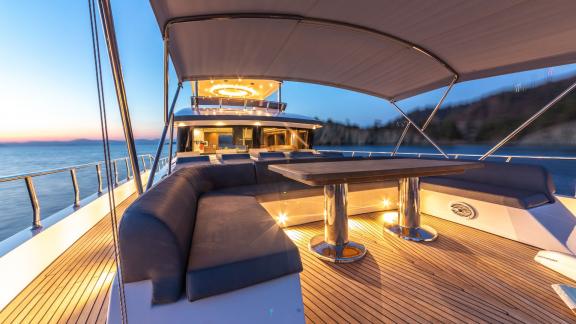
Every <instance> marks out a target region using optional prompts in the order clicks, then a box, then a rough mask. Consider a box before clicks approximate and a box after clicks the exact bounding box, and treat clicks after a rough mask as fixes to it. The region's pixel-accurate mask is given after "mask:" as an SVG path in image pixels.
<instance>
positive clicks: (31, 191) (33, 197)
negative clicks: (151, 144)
mask: <svg viewBox="0 0 576 324" xmlns="http://www.w3.org/2000/svg"><path fill="white" fill-rule="evenodd" d="M138 158H140V159H142V164H143V165H142V167H143V170H142V171H143V172H146V171H147V168H146V163H145V161H146V159H147V160H148V161H149V163H150V165H152V163H153V157H152V155H151V154H144V155H139V156H138ZM167 159H168V158H167V157H163V158H160V159H159V161H158V162H159V163H160V164H162V165H164V164H166V160H167ZM118 161H124V165H125V169H126V178H125V179H124V180H126V181H129V180H131V178H132V176H133V175H132V176H131V174H130V167H129V165H130V164H129V161H128V157H122V158H118V159H114V160H112V166H113V168H114V170H113V171H112V172H113V174H114V186H118V185H119V184H120V179H119V177H118ZM103 164H104V161H97V162H91V163H84V164H77V165H72V166H67V167H63V168H57V169H50V170H44V171H37V172H29V173H22V174H15V175H9V176H5V177H0V183H3V182H10V181H17V180H24V181H25V182H26V189H27V191H28V195H29V197H30V204H31V205H32V213H33V218H32V228H35V229H36V228H40V227H42V223H41V218H40V202H39V200H38V195H37V193H36V187H35V185H34V181H33V180H32V179H33V178H35V177H40V176H45V175H49V174H56V173H64V172H68V173H69V174H70V178H71V180H72V189H73V191H74V200H73V206H74V207H80V186H79V184H78V179H77V176H76V174H77V171H78V170H80V169H86V168H93V167H95V171H96V176H97V178H98V188H97V194H98V195H101V194H102V193H103V190H102V165H103Z"/></svg>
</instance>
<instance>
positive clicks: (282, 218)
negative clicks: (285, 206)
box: [278, 212, 288, 226]
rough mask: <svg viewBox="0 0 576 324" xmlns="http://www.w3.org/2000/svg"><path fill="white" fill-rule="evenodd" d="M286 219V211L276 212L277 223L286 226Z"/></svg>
mask: <svg viewBox="0 0 576 324" xmlns="http://www.w3.org/2000/svg"><path fill="white" fill-rule="evenodd" d="M287 220H288V215H286V213H284V212H280V213H279V214H278V224H280V225H282V226H286V221H287Z"/></svg>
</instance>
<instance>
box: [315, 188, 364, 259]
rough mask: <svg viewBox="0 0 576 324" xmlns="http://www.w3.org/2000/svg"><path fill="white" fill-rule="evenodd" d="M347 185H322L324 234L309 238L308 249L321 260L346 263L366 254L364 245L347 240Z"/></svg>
mask: <svg viewBox="0 0 576 324" xmlns="http://www.w3.org/2000/svg"><path fill="white" fill-rule="evenodd" d="M347 195H348V185H347V184H345V183H342V184H331V185H326V186H324V234H322V235H317V236H315V237H313V238H312V240H310V245H309V248H310V251H311V252H313V253H314V254H315V255H316V256H317V257H319V258H320V259H322V260H326V261H331V262H337V263H346V262H354V261H356V260H359V259H361V258H362V257H363V256H364V255H365V254H366V248H365V247H364V245H362V244H359V243H356V242H351V241H349V240H348V214H347V207H348V206H347V205H348V201H347Z"/></svg>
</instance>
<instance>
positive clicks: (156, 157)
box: [146, 82, 182, 190]
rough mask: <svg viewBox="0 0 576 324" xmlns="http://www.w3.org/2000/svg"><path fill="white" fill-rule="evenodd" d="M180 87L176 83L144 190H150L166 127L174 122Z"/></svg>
mask: <svg viewBox="0 0 576 324" xmlns="http://www.w3.org/2000/svg"><path fill="white" fill-rule="evenodd" d="M181 89H182V82H180V83H178V88H176V93H175V94H174V99H172V105H171V106H170V111H169V112H168V119H167V120H166V121H165V123H164V129H163V130H162V135H161V136H160V142H159V143H158V148H157V149H156V155H155V157H154V163H153V164H152V167H150V176H149V177H148V184H147V185H146V190H150V188H152V185H153V184H154V177H155V176H156V170H157V169H158V163H159V161H160V155H162V148H163V147H164V141H165V140H166V132H168V128H169V127H170V125H173V124H174V107H175V106H176V101H177V100H178V96H179V95H180V90H181ZM171 140H172V138H171ZM170 145H172V143H170ZM170 151H172V150H170ZM170 154H172V153H170ZM169 164H170V163H169ZM169 167H170V166H169Z"/></svg>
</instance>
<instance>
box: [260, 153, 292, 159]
mask: <svg viewBox="0 0 576 324" xmlns="http://www.w3.org/2000/svg"><path fill="white" fill-rule="evenodd" d="M285 158H286V155H285V154H284V153H283V152H259V153H258V159H259V160H265V159H285Z"/></svg>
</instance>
